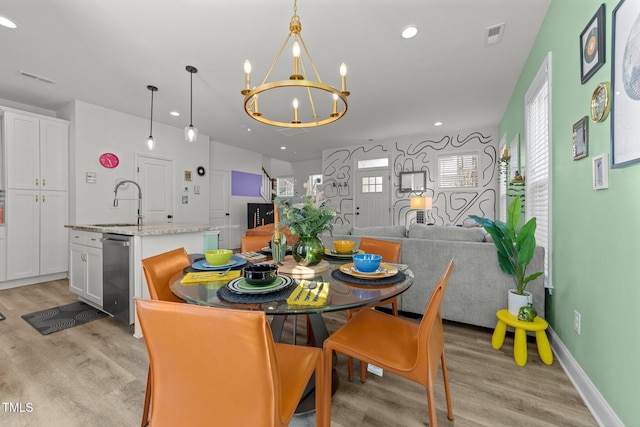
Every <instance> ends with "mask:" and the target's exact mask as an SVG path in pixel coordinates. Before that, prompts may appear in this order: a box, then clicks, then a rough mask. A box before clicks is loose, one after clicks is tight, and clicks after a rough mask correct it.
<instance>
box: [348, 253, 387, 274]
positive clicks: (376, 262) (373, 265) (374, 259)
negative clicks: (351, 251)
mask: <svg viewBox="0 0 640 427" xmlns="http://www.w3.org/2000/svg"><path fill="white" fill-rule="evenodd" d="M381 262H382V255H376V254H355V255H354V256H353V263H354V264H355V266H356V269H357V270H358V271H361V272H363V273H373V272H375V271H376V270H377V269H378V267H380V263H381Z"/></svg>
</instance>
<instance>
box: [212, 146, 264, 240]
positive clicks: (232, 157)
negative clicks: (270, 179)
mask: <svg viewBox="0 0 640 427" xmlns="http://www.w3.org/2000/svg"><path fill="white" fill-rule="evenodd" d="M210 163H211V170H218V171H225V172H228V173H229V247H230V248H239V247H240V236H244V234H245V231H246V230H247V203H265V201H264V200H263V199H262V197H246V196H232V195H231V171H232V170H235V171H240V172H247V173H254V174H258V175H261V174H262V164H263V158H262V155H261V154H258V153H254V152H253V151H247V150H244V149H242V148H236V147H232V146H231V145H226V144H221V143H219V142H213V143H212V144H211V161H210ZM265 169H266V168H265ZM209 175H210V176H211V175H212V174H209ZM216 203H220V202H219V201H216V200H212V201H211V204H212V205H211V206H212V207H213V206H214V205H215V204H216Z"/></svg>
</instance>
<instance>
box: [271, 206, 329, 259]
mask: <svg viewBox="0 0 640 427" xmlns="http://www.w3.org/2000/svg"><path fill="white" fill-rule="evenodd" d="M275 203H276V204H277V205H278V209H279V210H280V212H281V215H280V218H279V223H278V225H279V226H280V227H288V228H289V230H291V233H293V234H298V238H297V239H296V241H295V242H294V243H293V246H292V248H291V251H292V254H293V258H294V259H295V260H296V261H297V262H298V263H299V264H301V265H305V266H307V265H315V264H318V263H319V262H320V261H322V258H323V257H324V245H323V244H322V240H320V238H319V237H318V234H320V233H322V232H323V231H324V230H329V231H330V232H333V224H331V220H332V219H333V217H334V216H335V215H336V210H335V209H333V208H332V207H329V206H325V201H319V200H316V201H314V198H313V197H312V196H306V197H305V198H304V199H303V201H302V202H300V203H293V201H292V200H289V201H288V202H284V201H283V200H282V199H280V198H279V197H276V198H275Z"/></svg>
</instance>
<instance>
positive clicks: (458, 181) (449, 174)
mask: <svg viewBox="0 0 640 427" xmlns="http://www.w3.org/2000/svg"><path fill="white" fill-rule="evenodd" d="M438 186H439V187H440V188H444V189H447V188H451V189H452V188H475V187H477V186H478V155H477V154H459V155H447V156H440V157H439V158H438Z"/></svg>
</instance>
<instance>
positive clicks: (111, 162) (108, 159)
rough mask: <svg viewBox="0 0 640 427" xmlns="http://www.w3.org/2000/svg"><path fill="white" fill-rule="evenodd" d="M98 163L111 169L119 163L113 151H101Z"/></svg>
mask: <svg viewBox="0 0 640 427" xmlns="http://www.w3.org/2000/svg"><path fill="white" fill-rule="evenodd" d="M100 164H101V165H102V166H104V167H105V168H107V169H113V168H115V167H116V166H118V164H120V159H119V158H118V156H116V155H115V154H113V153H103V154H101V155H100Z"/></svg>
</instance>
